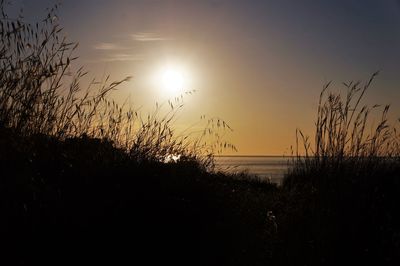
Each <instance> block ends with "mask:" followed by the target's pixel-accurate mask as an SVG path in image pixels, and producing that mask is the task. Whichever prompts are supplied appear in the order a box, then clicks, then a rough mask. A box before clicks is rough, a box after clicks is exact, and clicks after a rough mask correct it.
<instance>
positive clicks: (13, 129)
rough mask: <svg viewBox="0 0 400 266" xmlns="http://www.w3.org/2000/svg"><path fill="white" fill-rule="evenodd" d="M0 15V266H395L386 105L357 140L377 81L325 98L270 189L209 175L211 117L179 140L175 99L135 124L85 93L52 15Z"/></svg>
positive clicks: (399, 178)
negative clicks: (291, 162) (36, 19)
mask: <svg viewBox="0 0 400 266" xmlns="http://www.w3.org/2000/svg"><path fill="white" fill-rule="evenodd" d="M1 9H2V11H3V12H2V15H1V16H2V19H1V37H2V38H1V42H0V74H1V76H0V217H1V219H0V235H1V237H0V241H1V243H0V246H1V247H2V248H1V249H0V252H1V256H0V260H1V262H2V264H4V265H12V264H21V265H30V264H39V263H41V264H43V263H51V264H55V265H63V264H65V265H71V264H78V263H79V264H81V263H83V264H90V265H92V264H97V263H107V264H111V265H116V264H124V265H125V264H128V263H130V264H134V263H135V264H139V265H141V264H144V265H152V264H154V265H160V264H169V263H171V264H174V265H268V264H270V265H341V264H346V263H355V264H357V265H361V264H368V265H399V263H400V214H399V207H398V202H400V161H399V158H400V157H399V155H400V152H399V151H400V149H399V135H398V132H397V131H396V130H395V127H393V126H390V125H389V122H388V119H387V113H388V107H385V108H384V109H383V113H382V115H381V116H380V120H379V122H378V123H377V125H375V126H374V130H373V131H372V133H369V134H367V133H366V132H367V128H368V129H369V128H370V127H371V126H370V125H369V121H370V120H371V119H370V113H371V111H372V110H373V109H375V108H378V107H373V108H372V109H369V108H368V107H363V106H359V105H360V103H361V100H362V98H363V95H364V94H365V92H366V90H367V88H368V87H369V86H370V84H371V82H372V79H371V80H370V81H369V82H367V83H366V84H365V85H361V84H359V83H354V84H353V83H350V84H345V85H346V86H347V88H348V93H347V94H346V96H345V98H344V99H342V98H341V96H340V95H339V94H328V95H327V97H326V98H325V94H326V93H327V91H328V86H326V88H325V89H324V90H323V92H322V94H321V101H320V104H319V108H318V112H317V115H318V116H317V123H316V132H315V140H314V141H313V143H312V144H311V143H310V141H309V139H308V138H307V137H306V136H305V135H303V133H302V132H301V131H298V134H299V138H298V141H297V143H302V144H303V145H302V146H303V147H304V148H303V149H300V147H299V146H300V145H299V146H297V147H296V151H297V155H298V156H297V157H296V159H295V160H296V164H295V166H294V167H293V168H292V169H291V170H290V171H289V173H288V175H287V176H286V177H285V180H284V182H283V185H282V186H280V187H278V186H276V185H274V184H270V183H267V182H261V181H259V180H256V179H252V178H250V177H248V176H246V175H244V174H243V175H229V174H224V173H216V172H215V171H213V167H212V166H213V157H212V154H213V152H215V151H216V149H219V148H220V147H228V148H234V147H233V146H231V145H230V144H229V143H225V142H223V141H222V140H221V139H220V138H219V135H218V132H216V131H217V130H219V129H220V130H225V129H227V130H228V129H229V127H228V126H227V125H226V124H225V122H223V121H222V120H213V119H210V120H209V121H210V122H209V124H208V126H206V128H205V130H204V134H202V135H200V136H199V137H197V138H194V139H193V138H187V136H180V135H179V134H177V133H175V132H174V130H173V124H172V123H173V121H174V117H175V116H174V114H175V112H176V111H177V109H176V106H177V105H178V106H179V104H180V102H177V101H175V102H170V103H169V105H170V106H171V110H170V111H168V112H167V114H166V115H161V114H160V113H161V112H159V109H157V110H156V111H155V112H154V114H152V115H149V116H146V117H145V118H142V117H141V116H140V114H138V113H137V112H136V111H135V110H134V109H132V108H130V107H128V108H126V107H125V106H121V107H120V106H118V105H117V104H115V103H113V102H112V101H110V100H109V98H108V96H107V95H108V93H109V92H111V91H112V90H113V89H114V88H115V87H116V86H117V85H118V84H119V83H120V82H114V83H107V81H105V82H103V83H101V84H100V85H99V87H98V89H95V90H87V91H83V90H82V89H80V83H79V81H80V80H81V78H82V77H83V76H84V74H85V73H84V72H83V70H82V69H78V70H77V71H76V73H75V74H71V75H72V76H68V75H67V73H68V72H69V71H70V69H71V67H72V62H73V61H74V60H73V58H71V54H70V53H71V52H72V51H73V49H74V47H75V44H73V43H68V42H66V40H65V39H63V38H61V37H60V32H62V31H61V30H60V28H59V26H58V25H57V20H56V17H55V16H54V10H49V15H48V16H47V18H46V19H45V20H44V21H43V22H42V23H39V24H38V26H36V25H29V24H28V23H25V22H24V21H23V19H22V18H18V19H11V18H9V17H8V16H7V14H6V12H5V6H4V4H3V2H1ZM96 84H97V82H93V83H92V85H93V86H94V85H96ZM178 110H179V108H178ZM213 123H215V124H213ZM218 128H219V129H218ZM368 132H369V131H368ZM206 134H210V135H212V136H217V137H216V138H215V139H214V140H213V141H211V143H212V144H211V145H205V140H207V142H208V143H210V138H209V137H210V136H207V135H206ZM311 147H313V148H311ZM177 154H179V155H181V157H180V159H179V160H178V161H176V162H175V161H171V162H169V163H166V162H165V158H168V156H169V155H177ZM300 154H305V155H306V156H300Z"/></svg>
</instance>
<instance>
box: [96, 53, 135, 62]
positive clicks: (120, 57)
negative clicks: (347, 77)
mask: <svg viewBox="0 0 400 266" xmlns="http://www.w3.org/2000/svg"><path fill="white" fill-rule="evenodd" d="M141 60H143V56H142V55H141V54H112V55H110V56H108V57H106V58H103V59H102V60H101V61H103V62H116V61H119V62H121V61H141Z"/></svg>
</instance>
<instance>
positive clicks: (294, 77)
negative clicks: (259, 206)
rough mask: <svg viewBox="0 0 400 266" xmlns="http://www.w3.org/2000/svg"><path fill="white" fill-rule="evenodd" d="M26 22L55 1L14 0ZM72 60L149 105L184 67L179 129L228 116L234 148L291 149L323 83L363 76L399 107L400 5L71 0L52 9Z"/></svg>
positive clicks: (384, 100)
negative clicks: (165, 76)
mask: <svg viewBox="0 0 400 266" xmlns="http://www.w3.org/2000/svg"><path fill="white" fill-rule="evenodd" d="M14 2H15V5H16V6H20V7H23V8H24V11H25V15H26V17H27V18H29V19H31V18H32V19H40V18H42V17H43V15H44V14H45V11H44V9H45V8H46V7H51V6H52V5H53V4H54V3H56V2H59V1H50V0H35V1H31V0H30V1H27V0H26V1H23V0H19V1H14ZM59 17H60V21H61V25H63V26H64V28H65V34H66V35H67V36H68V38H69V39H70V40H73V41H78V42H79V43H80V47H79V49H78V51H77V55H79V56H80V61H79V63H80V64H82V65H84V66H85V68H86V69H87V70H89V71H90V73H91V75H92V76H97V77H101V76H103V75H104V73H109V74H111V78H112V79H114V80H117V79H121V78H123V77H125V76H133V80H132V81H131V82H129V83H126V84H124V85H123V86H121V88H120V90H119V91H118V92H116V93H114V97H115V98H116V99H117V100H118V101H123V100H124V99H125V98H126V97H128V95H130V97H131V99H132V102H133V103H134V104H137V105H139V106H144V108H146V107H152V106H154V104H155V102H156V101H163V100H165V99H166V98H168V97H171V95H168V94H167V93H165V92H163V90H161V89H160V88H158V86H157V84H156V83H155V82H154V75H155V73H156V72H157V71H158V69H160V68H161V67H163V66H164V65H166V64H171V63H172V64H177V65H180V66H181V67H182V68H185V69H186V70H187V72H188V73H189V76H190V79H189V81H188V89H196V90H197V91H198V92H197V93H195V95H193V96H191V97H189V98H188V99H187V100H186V106H185V111H184V112H183V113H182V115H181V117H180V119H179V120H178V122H177V123H178V124H177V127H181V128H185V127H188V126H189V125H190V124H192V123H193V122H194V121H197V120H199V118H200V116H201V115H203V114H207V115H209V116H218V117H222V118H223V119H225V120H226V121H227V122H228V123H229V124H230V125H231V127H233V128H234V132H233V133H232V134H231V135H230V136H229V140H230V141H231V142H233V143H234V144H235V145H236V146H237V147H238V149H239V152H238V154H247V155H249V154H257V155H262V154H269V155H282V154H284V153H286V154H288V150H289V147H290V145H291V144H293V143H294V135H295V130H296V128H301V129H303V130H304V131H305V132H307V133H309V134H312V133H313V131H312V130H313V128H312V126H313V123H314V119H315V115H316V114H315V112H316V105H317V100H318V96H319V92H320V90H321V88H322V86H323V84H324V83H326V82H327V81H330V80H333V81H334V85H337V88H339V87H341V86H340V84H341V82H343V81H350V80H356V81H357V80H361V81H364V80H366V79H368V78H369V76H370V75H371V74H372V73H373V72H375V71H376V70H381V73H380V75H379V76H378V77H377V79H376V81H375V83H374V86H373V87H372V88H371V90H370V91H369V94H368V99H367V101H368V102H370V103H378V104H391V105H392V109H391V113H392V114H393V116H400V101H399V99H400V89H399V86H398V85H399V84H400V73H399V70H400V4H399V1H395V0H375V1H372V0H363V1H359V0H358V1H352V0H343V1H338V0H336V1H328V0H326V1H323V0H321V1H311V0H310V1H307V0H304V1H296V0H293V1H285V0H271V1H269V0H265V1H261V0H260V1H254V0H253V1H232V0H229V1H228V0H227V1H224V0H207V1H189V0H187V1H169V0H159V1H151V0H148V1H135V0H132V1H123V0H113V1H105V0H79V1H78V0H68V1H63V2H62V6H61V8H60V11H59Z"/></svg>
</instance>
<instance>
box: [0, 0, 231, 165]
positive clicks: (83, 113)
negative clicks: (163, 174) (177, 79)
mask: <svg viewBox="0 0 400 266" xmlns="http://www.w3.org/2000/svg"><path fill="white" fill-rule="evenodd" d="M7 8H9V6H8V5H7V4H6V2H5V1H4V0H2V1H1V2H0V14H1V15H0V36H1V39H0V127H2V128H8V129H12V130H13V131H14V132H15V133H16V134H18V135H22V136H31V135H35V134H44V135H47V136H52V137H55V138H58V139H60V140H64V139H66V138H80V137H83V136H85V137H90V138H99V139H102V140H104V141H107V142H110V143H112V144H113V145H114V146H115V147H117V148H120V149H123V150H124V151H126V152H127V153H128V154H129V155H131V157H132V158H135V159H138V160H157V161H160V160H161V161H162V160H163V159H165V158H166V157H167V156H169V155H180V156H181V157H180V158H182V159H188V158H190V159H194V160H198V161H199V162H201V163H203V164H204V165H207V166H212V164H213V154H214V153H215V152H218V151H220V150H221V148H230V149H235V147H234V146H233V145H232V144H230V143H227V142H225V141H224V140H223V134H224V132H227V131H230V130H231V129H230V127H229V126H228V125H227V124H226V122H225V121H223V120H221V119H214V118H210V119H208V120H206V119H205V118H204V119H203V121H204V122H205V123H203V126H204V130H202V131H201V132H197V133H194V132H189V133H188V134H185V135H182V134H180V133H179V132H177V131H176V130H175V129H174V123H176V116H177V113H178V112H180V110H181V109H182V108H183V105H184V104H183V96H184V95H188V94H191V93H192V91H188V92H186V93H185V94H184V95H181V97H177V98H175V99H174V100H171V101H169V102H168V103H166V104H165V105H166V106H164V107H163V106H158V105H157V106H156V109H155V110H154V112H153V113H151V114H148V115H143V114H141V113H140V112H139V111H138V110H136V109H135V108H134V107H133V106H131V105H128V104H122V105H121V104H118V103H116V102H114V101H113V100H112V98H111V97H110V93H111V92H112V91H114V90H116V89H117V87H118V85H120V84H121V83H123V82H127V81H129V79H130V77H127V78H125V79H123V80H120V81H114V82H111V81H110V77H109V76H107V77H106V78H105V79H104V80H103V81H101V82H98V81H96V80H95V79H93V80H92V81H91V82H90V84H89V85H88V86H87V87H86V88H82V86H81V81H82V78H83V77H84V76H85V75H87V72H86V71H85V70H84V69H83V67H80V68H78V69H77V70H76V71H73V69H74V68H76V63H75V62H76V61H77V59H78V57H75V56H74V52H75V50H76V48H77V47H78V43H75V42H70V41H69V40H67V38H66V37H63V36H62V34H63V28H62V27H61V26H60V25H59V23H58V18H57V9H58V6H57V5H55V6H54V8H52V9H49V10H48V13H47V15H46V17H45V19H43V20H42V21H40V22H37V23H35V24H31V23H28V22H26V21H25V20H24V18H23V16H22V14H20V15H19V16H18V17H17V18H11V17H9V16H8V14H7ZM165 107H166V108H165ZM165 109H167V110H165ZM202 118H203V116H202Z"/></svg>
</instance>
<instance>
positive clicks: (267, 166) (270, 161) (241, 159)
mask: <svg viewBox="0 0 400 266" xmlns="http://www.w3.org/2000/svg"><path fill="white" fill-rule="evenodd" d="M290 162H291V158H290V157H277V156H218V157H216V164H217V169H220V170H222V171H226V172H231V173H237V172H241V171H246V172H248V173H249V174H254V175H257V176H259V177H261V178H268V179H270V180H271V181H272V182H274V183H278V184H280V183H281V182H282V179H283V176H284V175H285V173H286V171H287V169H288V167H289V166H290Z"/></svg>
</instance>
